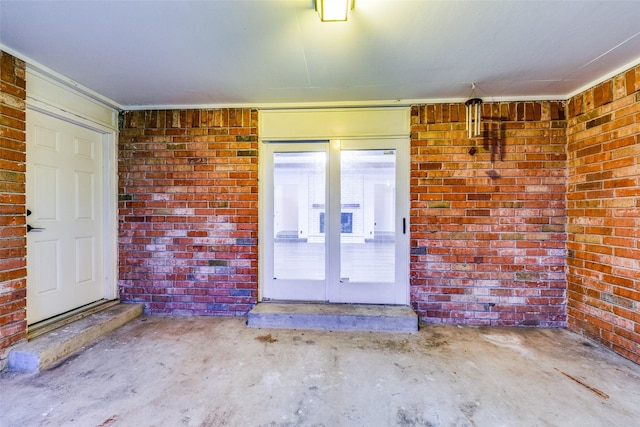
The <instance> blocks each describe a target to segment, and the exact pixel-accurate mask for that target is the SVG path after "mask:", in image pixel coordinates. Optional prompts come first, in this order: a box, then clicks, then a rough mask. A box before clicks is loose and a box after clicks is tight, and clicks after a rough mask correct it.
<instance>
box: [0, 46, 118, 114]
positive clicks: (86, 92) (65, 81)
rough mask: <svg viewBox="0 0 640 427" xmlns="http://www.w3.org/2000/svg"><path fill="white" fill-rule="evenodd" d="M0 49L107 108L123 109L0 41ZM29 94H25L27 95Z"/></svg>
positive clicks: (112, 101) (110, 100)
mask: <svg viewBox="0 0 640 427" xmlns="http://www.w3.org/2000/svg"><path fill="white" fill-rule="evenodd" d="M0 50H1V51H3V52H6V53H8V54H9V55H11V56H13V57H15V58H18V59H20V60H22V61H24V63H25V65H26V66H28V67H30V68H32V69H34V70H36V71H38V72H39V73H41V74H43V75H45V76H47V77H49V78H51V79H53V80H55V81H57V82H58V83H60V84H62V85H64V86H67V87H69V88H72V89H74V90H76V91H78V92H80V93H82V94H83V95H86V96H88V97H90V98H92V99H93V100H95V101H98V102H100V103H102V104H104V105H105V106H107V107H109V108H113V109H115V110H124V109H125V108H124V107H123V106H122V105H120V104H119V103H117V102H116V101H114V100H113V99H109V98H107V97H106V96H104V95H101V94H99V93H97V92H95V91H93V90H91V89H89V88H88V87H85V86H83V85H81V84H80V83H78V82H76V81H74V80H72V79H70V78H68V77H66V76H63V75H62V74H60V73H58V72H56V71H54V70H52V69H50V68H48V67H46V66H44V65H42V64H40V63H39V62H37V61H34V60H33V59H31V58H29V57H27V56H25V55H22V54H21V53H19V52H16V51H14V50H13V49H11V48H9V47H7V46H5V45H3V44H2V43H0ZM28 95H29V94H27V96H28Z"/></svg>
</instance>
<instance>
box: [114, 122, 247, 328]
mask: <svg viewBox="0 0 640 427" xmlns="http://www.w3.org/2000/svg"><path fill="white" fill-rule="evenodd" d="M254 113H255V111H252V110H244V109H217V110H169V111H136V112H128V113H126V114H125V118H124V123H125V128H124V129H122V130H121V132H120V134H121V135H130V134H131V135H132V134H135V133H136V132H141V133H143V134H146V135H154V136H158V137H162V138H163V139H162V140H163V143H162V144H154V143H151V141H150V140H146V141H142V140H141V141H140V142H141V143H142V142H144V143H145V147H144V148H142V149H141V147H140V146H136V147H133V146H129V145H128V144H124V141H125V140H124V139H122V138H121V143H120V153H119V157H120V159H121V161H120V164H119V172H120V174H121V176H122V178H124V175H125V174H126V176H127V179H121V181H120V185H119V193H120V196H121V197H120V199H121V201H120V205H119V210H120V218H121V225H120V228H121V230H130V229H134V230H137V231H136V235H135V236H131V235H130V234H126V233H125V234H122V233H121V236H120V239H119V246H120V265H121V266H127V265H130V266H135V268H133V269H128V268H120V277H119V278H120V295H121V299H123V300H126V301H139V302H143V303H145V305H146V309H147V312H149V313H152V314H153V313H155V314H175V315H243V314H246V312H247V311H248V310H249V309H250V308H251V306H252V304H255V302H256V301H257V273H258V272H257V264H256V260H257V257H256V254H257V230H258V228H257V221H258V219H257V215H258V211H257V193H258V181H257V151H258V142H257V141H258V139H257V134H256V132H257V127H256V126H255V124H256V123H255V114H254ZM134 151H135V153H134ZM140 160H143V161H142V162H141V161H140ZM158 160H160V161H161V163H159V164H162V165H163V170H162V171H159V170H158V168H157V167H156V166H155V165H153V163H158ZM149 165H150V166H151V167H149ZM176 188H178V189H180V191H175V189H176ZM150 194H154V197H153V198H151V197H149V195H150ZM158 195H161V196H162V197H161V199H158ZM214 217H216V218H214ZM217 218H220V220H218V219H217ZM148 225H152V227H149V226H148ZM178 230H179V234H174V232H175V231H178ZM178 236H179V237H178ZM131 237H133V238H131ZM163 239H166V242H168V243H169V244H166V243H165V242H164V241H163ZM159 253H162V256H161V257H158V256H157V255H158V254H159ZM202 255H204V257H203V256H202ZM162 266H164V267H166V268H160V267H162ZM215 268H224V269H225V274H211V273H210V272H212V271H213V270H212V269H215ZM203 269H204V270H203ZM159 284H161V285H160V286H159ZM170 289H171V290H178V292H176V291H172V292H167V291H168V290H170ZM231 289H245V290H246V291H242V292H233V291H231Z"/></svg>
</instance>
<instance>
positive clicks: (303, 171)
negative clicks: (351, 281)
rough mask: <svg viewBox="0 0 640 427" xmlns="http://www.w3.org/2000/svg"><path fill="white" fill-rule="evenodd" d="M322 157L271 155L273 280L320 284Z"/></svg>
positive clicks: (322, 258) (322, 259)
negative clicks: (303, 281)
mask: <svg viewBox="0 0 640 427" xmlns="http://www.w3.org/2000/svg"><path fill="white" fill-rule="evenodd" d="M326 169H327V168H326V153H325V152H305V153H274V154H273V185H274V188H273V199H274V200H273V233H274V236H273V263H274V266H273V272H274V278H276V279H278V280H280V279H289V280H291V279H297V280H324V278H325V233H324V230H325V221H326V218H325V201H326V196H325V194H326V193H325V186H326Z"/></svg>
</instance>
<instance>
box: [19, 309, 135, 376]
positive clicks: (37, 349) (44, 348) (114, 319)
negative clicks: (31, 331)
mask: <svg viewBox="0 0 640 427" xmlns="http://www.w3.org/2000/svg"><path fill="white" fill-rule="evenodd" d="M142 312H143V305H142V304H116V305H112V306H108V307H107V308H106V309H104V310H101V311H97V312H94V313H92V314H91V315H89V316H86V317H83V318H81V319H79V320H76V321H74V322H72V323H68V324H64V325H63V326H61V327H59V328H57V329H53V330H50V331H48V332H47V333H45V334H43V335H40V336H38V337H36V338H34V339H32V340H30V341H28V342H26V343H24V344H21V345H18V346H16V347H15V348H13V349H12V350H11V351H10V352H9V365H8V366H9V369H10V370H13V371H20V372H31V373H33V372H39V371H41V370H43V369H47V368H49V367H51V366H53V365H55V364H57V363H59V362H60V361H62V360H63V359H65V358H67V357H69V356H70V355H72V354H73V353H75V352H76V351H78V350H80V349H81V348H83V347H85V346H87V345H90V344H92V343H93V342H95V341H97V340H99V339H100V338H101V337H102V336H104V335H106V334H108V333H109V332H111V331H113V330H114V329H117V328H119V327H120V326H122V325H124V324H125V323H127V322H129V321H130V320H133V319H135V318H136V317H138V316H140V315H141V314H142Z"/></svg>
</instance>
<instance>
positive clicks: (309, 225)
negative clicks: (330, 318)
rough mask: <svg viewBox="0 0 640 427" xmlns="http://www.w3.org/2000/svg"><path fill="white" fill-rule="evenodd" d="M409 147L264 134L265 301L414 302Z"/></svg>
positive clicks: (406, 144)
mask: <svg viewBox="0 0 640 427" xmlns="http://www.w3.org/2000/svg"><path fill="white" fill-rule="evenodd" d="M408 147H409V141H408V140H404V139H367V140H364V139H343V140H330V141H319V142H305V143H299V142H287V143H281V142H280V143H264V147H263V148H264V151H263V153H264V157H263V158H262V161H263V169H262V171H263V175H262V177H261V179H263V180H264V185H263V194H262V206H263V209H264V213H265V214H264V215H263V217H262V218H263V221H262V223H261V227H263V234H262V236H263V237H262V239H263V244H262V246H261V247H262V249H263V251H262V253H261V257H263V260H264V261H263V263H262V264H261V265H262V270H261V281H262V285H263V286H262V288H261V289H262V297H263V300H298V301H328V302H343V303H372V304H408V297H409V277H408V261H409V260H408V252H409V238H408V226H409V225H408V206H409V179H408V167H409V163H408V162H409V157H408Z"/></svg>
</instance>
